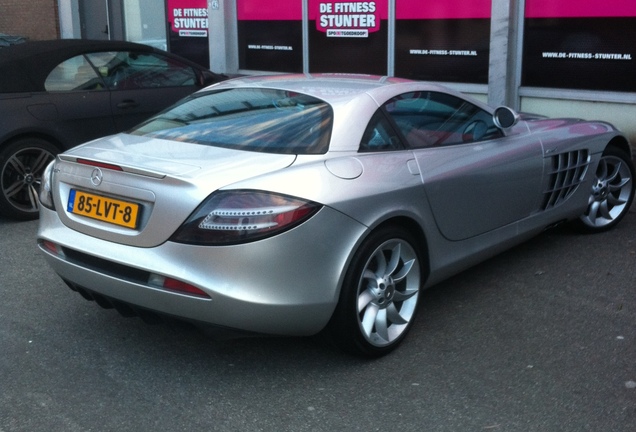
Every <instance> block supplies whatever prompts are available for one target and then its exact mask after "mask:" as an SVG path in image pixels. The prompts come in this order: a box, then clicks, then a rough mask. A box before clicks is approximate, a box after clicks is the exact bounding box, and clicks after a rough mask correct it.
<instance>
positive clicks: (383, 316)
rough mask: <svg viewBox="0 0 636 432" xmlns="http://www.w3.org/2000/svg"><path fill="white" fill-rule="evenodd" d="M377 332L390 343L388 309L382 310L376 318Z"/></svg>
mask: <svg viewBox="0 0 636 432" xmlns="http://www.w3.org/2000/svg"><path fill="white" fill-rule="evenodd" d="M375 331H376V333H377V334H378V336H380V337H381V338H382V339H384V340H385V341H389V323H388V321H387V312H386V309H380V310H379V311H378V314H377V315H376V317H375Z"/></svg>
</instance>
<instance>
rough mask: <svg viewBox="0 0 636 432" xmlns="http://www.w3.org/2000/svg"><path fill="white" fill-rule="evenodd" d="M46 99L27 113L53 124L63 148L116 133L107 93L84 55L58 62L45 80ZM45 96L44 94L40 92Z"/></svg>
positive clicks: (39, 100) (108, 93)
mask: <svg viewBox="0 0 636 432" xmlns="http://www.w3.org/2000/svg"><path fill="white" fill-rule="evenodd" d="M44 88H45V90H46V95H45V96H46V97H45V98H38V102H37V103H36V104H32V105H31V106H29V108H28V109H29V112H30V113H31V114H32V115H33V116H34V117H36V118H38V119H39V120H45V121H48V122H51V123H52V124H53V126H52V127H50V128H49V129H50V130H54V131H57V136H58V139H60V140H62V141H63V144H64V145H65V146H66V147H69V146H72V145H76V144H80V143H82V142H84V141H89V140H91V139H94V138H98V137H100V136H105V135H110V134H112V133H115V131H116V129H115V123H114V121H113V117H112V113H111V107H110V106H111V101H110V92H109V91H108V89H107V88H106V85H105V83H104V81H103V80H102V79H101V77H100V76H99V75H98V73H97V72H96V71H95V69H93V67H92V66H91V64H90V63H89V62H88V61H87V59H86V58H85V57H84V56H83V55H78V56H75V57H72V58H69V59H67V60H65V61H63V62H61V63H60V64H59V65H57V66H56V67H55V68H54V69H53V70H52V71H51V72H50V73H49V74H48V76H47V78H46V79H45V82H44ZM42 96H44V95H42Z"/></svg>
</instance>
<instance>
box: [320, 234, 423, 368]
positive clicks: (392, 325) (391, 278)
mask: <svg viewBox="0 0 636 432" xmlns="http://www.w3.org/2000/svg"><path fill="white" fill-rule="evenodd" d="M411 237H412V236H410V235H409V233H408V232H407V231H405V230H403V229H401V228H399V227H387V228H384V229H380V230H378V231H376V232H374V233H372V234H371V235H370V236H369V237H368V238H367V239H366V240H365V241H364V243H363V244H362V246H361V247H360V248H359V250H358V252H357V253H356V254H355V256H354V258H353V261H352V263H351V266H350V268H349V271H348V272H347V274H346V276H345V280H344V285H343V287H342V292H341V294H340V302H339V303H338V306H337V308H336V311H335V312H334V315H333V317H332V319H331V321H330V323H329V325H328V328H327V331H328V334H329V336H330V337H331V338H332V339H333V340H334V341H335V342H336V344H337V345H339V346H340V347H341V348H343V349H344V350H345V351H349V352H351V353H354V354H358V355H363V356H366V357H379V356H382V355H385V354H388V353H389V352H391V351H392V350H394V349H395V348H396V347H397V346H398V345H399V343H400V342H401V341H402V340H403V339H404V337H405V336H406V333H407V332H408V330H409V329H410V327H411V325H412V323H413V319H414V318H415V313H416V311H417V305H418V299H419V294H420V288H421V283H422V276H421V259H420V254H419V253H418V250H417V248H416V247H415V246H414V245H413V243H412V240H411Z"/></svg>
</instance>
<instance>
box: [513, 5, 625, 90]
mask: <svg viewBox="0 0 636 432" xmlns="http://www.w3.org/2000/svg"><path fill="white" fill-rule="evenodd" d="M525 13H526V14H525V34H524V51H523V69H522V82H521V84H522V85H523V86H529V87H545V88H569V89H582V90H608V91H621V92H636V80H634V76H636V48H635V45H634V40H636V2H634V1H633V0H604V1H602V2H601V1H597V0H561V1H558V2H555V1H553V0H526V11H525Z"/></svg>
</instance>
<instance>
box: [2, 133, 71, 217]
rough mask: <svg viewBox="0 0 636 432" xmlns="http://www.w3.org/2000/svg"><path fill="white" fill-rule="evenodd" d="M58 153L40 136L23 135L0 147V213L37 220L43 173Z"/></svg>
mask: <svg viewBox="0 0 636 432" xmlns="http://www.w3.org/2000/svg"><path fill="white" fill-rule="evenodd" d="M58 152H59V150H58V148H57V147H55V146H54V145H53V144H51V143H49V142H48V141H45V140H43V139H39V138H24V139H20V140H17V141H14V142H12V143H11V144H9V145H7V146H6V147H4V148H2V149H1V150H0V213H2V214H4V215H5V216H9V217H12V218H15V219H22V220H29V219H36V218H37V217H38V212H39V208H40V202H39V198H38V191H39V189H40V184H41V183H42V173H43V172H44V169H45V168H46V166H47V165H48V164H49V162H51V161H52V160H53V159H54V158H55V155H56V154H57V153H58Z"/></svg>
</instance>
